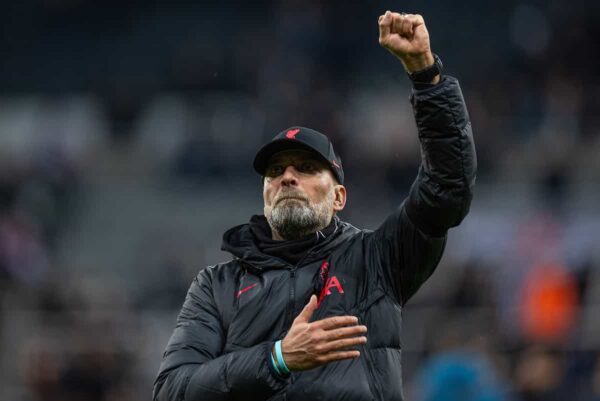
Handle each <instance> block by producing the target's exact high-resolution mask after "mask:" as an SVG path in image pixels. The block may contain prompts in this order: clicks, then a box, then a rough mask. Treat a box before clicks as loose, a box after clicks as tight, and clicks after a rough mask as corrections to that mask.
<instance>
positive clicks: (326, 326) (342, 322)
mask: <svg viewBox="0 0 600 401" xmlns="http://www.w3.org/2000/svg"><path fill="white" fill-rule="evenodd" d="M356 324H358V318H357V317H356V316H333V317H328V318H327V319H322V320H317V321H316V322H313V325H314V326H315V329H323V330H332V329H337V328H339V327H344V326H354V325H356Z"/></svg>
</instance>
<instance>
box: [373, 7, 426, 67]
mask: <svg viewBox="0 0 600 401" xmlns="http://www.w3.org/2000/svg"><path fill="white" fill-rule="evenodd" d="M379 44H380V45H381V46H383V47H385V48H386V49H387V50H388V51H389V52H390V53H392V54H393V55H395V56H396V57H398V58H399V59H400V61H401V62H402V65H404V68H405V69H406V71H408V72H409V73H411V72H415V71H420V70H423V69H425V68H427V67H429V66H431V65H433V63H434V59H433V54H432V53H431V46H430V43H429V32H427V27H425V21H424V20H423V17H421V16H420V15H419V14H399V13H393V12H391V11H386V12H385V14H384V15H381V16H379Z"/></svg>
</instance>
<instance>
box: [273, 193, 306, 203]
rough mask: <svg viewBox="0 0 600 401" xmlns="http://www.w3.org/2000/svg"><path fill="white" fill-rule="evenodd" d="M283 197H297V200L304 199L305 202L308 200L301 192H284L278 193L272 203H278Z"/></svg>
mask: <svg viewBox="0 0 600 401" xmlns="http://www.w3.org/2000/svg"><path fill="white" fill-rule="evenodd" d="M284 199H299V200H303V201H306V202H308V201H309V199H308V198H307V197H306V196H305V195H303V194H301V193H298V192H285V193H282V194H280V195H279V196H278V197H277V198H275V201H274V202H273V204H277V203H279V202H280V201H282V200H284Z"/></svg>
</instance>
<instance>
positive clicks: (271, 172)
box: [267, 165, 283, 177]
mask: <svg viewBox="0 0 600 401" xmlns="http://www.w3.org/2000/svg"><path fill="white" fill-rule="evenodd" d="M282 173H283V167H281V166H279V165H274V166H270V167H269V168H268V169H267V175H268V176H269V177H277V176H278V175H281V174H282Z"/></svg>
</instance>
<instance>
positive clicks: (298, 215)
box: [265, 196, 333, 240]
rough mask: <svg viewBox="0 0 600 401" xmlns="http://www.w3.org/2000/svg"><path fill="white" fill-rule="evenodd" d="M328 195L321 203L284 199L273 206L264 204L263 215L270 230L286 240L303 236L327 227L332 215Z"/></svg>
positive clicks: (331, 200)
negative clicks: (281, 202)
mask: <svg viewBox="0 0 600 401" xmlns="http://www.w3.org/2000/svg"><path fill="white" fill-rule="evenodd" d="M330 198H331V197H330V196H328V197H327V199H325V200H324V201H323V202H321V203H317V204H309V205H307V204H306V203H305V202H301V201H284V203H283V204H279V205H276V206H275V207H270V206H265V217H266V218H267V221H268V222H269V225H270V226H271V230H272V231H274V232H277V234H279V236H281V237H282V238H284V239H286V240H293V239H299V238H302V237H305V236H307V235H309V234H312V233H315V232H317V231H319V230H322V229H323V228H325V227H327V226H328V225H329V223H330V222H331V218H332V216H333V211H332V207H331V205H332V203H333V199H330Z"/></svg>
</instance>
